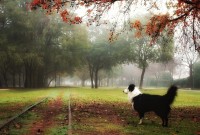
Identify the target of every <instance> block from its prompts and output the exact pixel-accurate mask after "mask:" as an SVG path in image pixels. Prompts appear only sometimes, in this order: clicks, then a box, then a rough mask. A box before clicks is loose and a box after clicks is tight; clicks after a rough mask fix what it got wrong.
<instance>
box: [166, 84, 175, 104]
mask: <svg viewBox="0 0 200 135" xmlns="http://www.w3.org/2000/svg"><path fill="white" fill-rule="evenodd" d="M177 90H178V87H177V86H175V85H172V86H171V87H169V89H168V91H167V93H166V94H165V95H164V96H165V97H166V100H167V103H168V104H169V105H170V104H172V103H173V101H174V99H175V97H176V95H177Z"/></svg>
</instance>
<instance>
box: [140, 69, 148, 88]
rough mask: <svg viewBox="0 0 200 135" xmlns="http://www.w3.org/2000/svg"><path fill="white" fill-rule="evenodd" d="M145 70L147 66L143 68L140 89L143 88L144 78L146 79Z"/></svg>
mask: <svg viewBox="0 0 200 135" xmlns="http://www.w3.org/2000/svg"><path fill="white" fill-rule="evenodd" d="M145 70H146V68H144V67H143V68H142V74H141V78H140V86H139V88H140V89H142V86H143V80H144V74H145Z"/></svg>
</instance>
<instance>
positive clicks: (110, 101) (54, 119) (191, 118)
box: [0, 87, 200, 135]
mask: <svg viewBox="0 0 200 135" xmlns="http://www.w3.org/2000/svg"><path fill="white" fill-rule="evenodd" d="M122 90H123V88H99V89H90V88H81V87H77V88H49V89H12V90H0V125H1V124H3V123H4V122H5V121H6V120H8V119H9V118H11V117H12V116H14V115H16V114H18V113H19V112H20V111H22V110H23V109H24V108H26V107H27V106H29V105H31V104H33V103H34V102H37V101H38V100H40V99H42V98H44V97H49V100H48V101H46V102H44V103H42V104H40V105H38V106H37V107H35V108H34V109H32V110H31V111H29V112H28V113H26V114H24V115H22V116H21V117H19V118H18V119H17V120H15V121H14V122H12V124H10V125H9V126H7V127H6V128H4V129H2V130H1V131H0V134H10V135H22V134H29V135H31V134H33V135H34V134H36V133H37V134H47V135H65V134H67V133H68V122H69V120H68V115H69V113H68V101H69V99H70V102H71V113H72V134H77V135H101V134H102V135H129V134H130V135H131V134H135V135H145V134H148V135H149V134H151V135H161V134H162V135H164V134H166V135H169V134H171V135H172V134H174V135H175V134H180V135H190V134H191V135H194V134H196V135H199V134H200V113H199V112H200V91H192V90H188V91H185V90H179V91H178V96H177V97H176V100H175V102H174V103H173V105H172V111H171V114H170V119H169V128H163V127H161V125H160V123H161V120H160V118H158V117H157V116H156V115H154V114H153V113H148V114H147V115H146V116H145V118H146V119H145V121H144V124H143V125H137V122H138V116H137V113H136V112H135V111H132V108H131V104H130V103H129V102H128V99H127V95H126V94H124V93H123V92H122ZM142 92H143V93H150V94H158V95H163V94H165V92H166V89H163V88H162V89H154V90H153V89H144V90H142Z"/></svg>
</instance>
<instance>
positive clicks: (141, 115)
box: [138, 113, 144, 125]
mask: <svg viewBox="0 0 200 135" xmlns="http://www.w3.org/2000/svg"><path fill="white" fill-rule="evenodd" d="M139 117H140V121H139V123H138V124H139V125H141V124H142V123H143V118H144V113H139Z"/></svg>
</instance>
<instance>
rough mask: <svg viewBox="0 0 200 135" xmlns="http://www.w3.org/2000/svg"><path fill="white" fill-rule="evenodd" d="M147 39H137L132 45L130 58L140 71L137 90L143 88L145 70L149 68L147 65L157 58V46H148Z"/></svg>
mask: <svg viewBox="0 0 200 135" xmlns="http://www.w3.org/2000/svg"><path fill="white" fill-rule="evenodd" d="M149 42H150V41H149V39H148V38H143V39H138V40H136V41H135V42H133V43H132V49H133V50H132V51H133V52H132V54H131V55H132V58H133V62H134V63H136V64H137V65H138V67H139V68H140V69H142V73H141V77H140V84H139V88H142V86H143V79H144V75H145V71H146V68H147V67H148V66H149V63H151V62H155V61H157V60H158V58H159V52H158V50H159V49H158V46H153V47H151V46H149V45H148V44H149Z"/></svg>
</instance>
